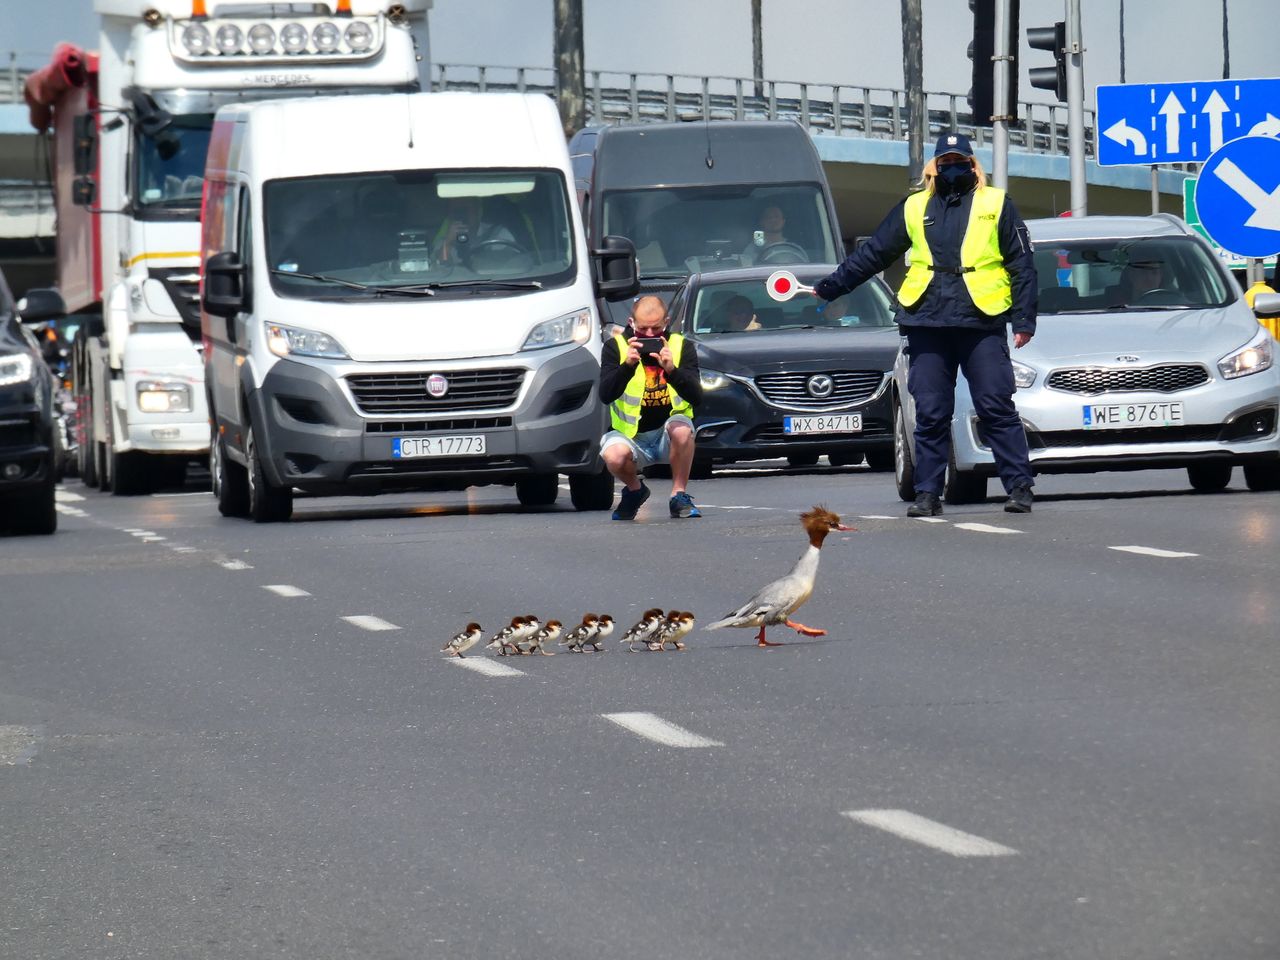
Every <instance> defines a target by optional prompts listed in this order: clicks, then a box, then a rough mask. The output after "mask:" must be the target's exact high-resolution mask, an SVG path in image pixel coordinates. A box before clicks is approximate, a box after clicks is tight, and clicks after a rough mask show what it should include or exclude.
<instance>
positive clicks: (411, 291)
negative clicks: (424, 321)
mask: <svg viewBox="0 0 1280 960" xmlns="http://www.w3.org/2000/svg"><path fill="white" fill-rule="evenodd" d="M271 272H272V273H274V274H276V275H277V276H281V277H290V278H295V277H296V278H299V279H302V280H316V281H319V282H320V283H336V284H337V285H338V286H342V287H349V288H351V289H352V290H370V291H372V292H373V294H374V295H375V296H382V295H383V294H404V295H405V296H410V297H434V296H435V295H436V294H435V290H432V289H429V286H430V285H426V284H424V285H418V284H403V285H401V284H379V283H359V282H357V281H355V280H344V279H342V278H341V277H331V276H329V275H328V274H326V273H297V272H296V271H293V270H272V271H271Z"/></svg>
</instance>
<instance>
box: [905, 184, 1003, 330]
mask: <svg viewBox="0 0 1280 960" xmlns="http://www.w3.org/2000/svg"><path fill="white" fill-rule="evenodd" d="M929 197H930V193H929V192H928V191H927V190H922V191H920V192H919V193H916V194H912V195H911V196H909V197H907V202H906V205H905V207H904V213H905V215H906V219H907V234H908V235H909V236H910V237H911V251H910V252H909V253H908V255H907V256H908V266H907V276H906V279H904V280H903V281H902V287H901V288H900V289H899V290H898V301H899V302H900V303H901V304H902V305H903V306H906V307H909V306H911V305H912V304H914V303H915V302H916V301H918V300H919V299H920V298H921V297H922V296H924V291H925V289H926V288H927V287H928V286H929V281H930V280H932V279H933V270H932V269H931V268H932V267H933V253H932V251H930V249H929V244H928V242H927V241H926V240H925V237H924V211H925V207H926V205H927V204H928V203H929ZM1003 209H1004V191H1003V190H1000V189H999V188H997V187H978V188H977V189H976V190H974V192H973V203H972V204H971V205H970V207H969V223H968V224H967V225H966V226H965V231H964V240H963V241H962V242H961V244H960V264H961V268H962V269H963V270H964V273H963V276H964V285H965V287H966V288H968V290H969V296H970V297H972V298H973V303H974V306H976V307H977V308H978V309H979V310H981V311H982V312H983V313H985V314H986V315H987V316H989V317H995V316H999V315H1000V314H1002V313H1004V312H1005V311H1006V310H1008V309H1009V308H1010V307H1011V306H1013V289H1012V286H1011V285H1010V283H1009V271H1008V270H1006V269H1005V266H1004V255H1003V254H1002V253H1001V252H1000V211H1001V210H1003Z"/></svg>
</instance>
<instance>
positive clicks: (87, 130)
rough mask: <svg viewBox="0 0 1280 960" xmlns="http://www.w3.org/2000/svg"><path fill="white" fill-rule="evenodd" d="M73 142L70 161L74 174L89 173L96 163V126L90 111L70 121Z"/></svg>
mask: <svg viewBox="0 0 1280 960" xmlns="http://www.w3.org/2000/svg"><path fill="white" fill-rule="evenodd" d="M72 132H73V135H74V138H75V142H74V143H73V144H72V147H71V162H72V166H73V168H74V169H75V173H76V176H78V177H83V176H85V175H86V174H91V173H93V171H94V168H95V167H97V165H98V128H97V125H96V118H95V117H94V115H93V114H92V113H82V114H80V115H79V116H77V117H76V118H75V120H74V121H73V122H72Z"/></svg>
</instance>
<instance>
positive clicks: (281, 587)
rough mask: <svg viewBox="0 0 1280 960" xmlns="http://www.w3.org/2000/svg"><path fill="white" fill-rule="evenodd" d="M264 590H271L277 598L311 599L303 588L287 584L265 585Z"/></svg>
mask: <svg viewBox="0 0 1280 960" xmlns="http://www.w3.org/2000/svg"><path fill="white" fill-rule="evenodd" d="M262 589H263V590H270V591H271V592H272V593H274V594H275V595H276V596H277V597H309V596H311V594H309V593H307V591H305V590H303V589H302V588H301V587H295V586H292V585H290V584H287V583H264V584H263V585H262Z"/></svg>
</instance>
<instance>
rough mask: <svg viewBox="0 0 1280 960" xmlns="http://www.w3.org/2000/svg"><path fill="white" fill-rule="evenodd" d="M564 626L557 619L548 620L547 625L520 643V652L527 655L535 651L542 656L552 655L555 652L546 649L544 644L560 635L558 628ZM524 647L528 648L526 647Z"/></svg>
mask: <svg viewBox="0 0 1280 960" xmlns="http://www.w3.org/2000/svg"><path fill="white" fill-rule="evenodd" d="M563 626H564V624H562V623H561V622H560V621H559V620H548V621H547V625H546V626H545V627H543V628H542V629H541V630H538V631H536V632H535V633H534V635H533V636H532V637H530V638H529V639H528V640H526V641H524V642H522V643H521V644H520V652H521V653H523V654H524V655H525V656H528V655H529V654H531V653H534V652H535V651H536V652H537V653H540V654H542V655H543V656H544V657H554V656H555V654H554V653H552V652H551V651H550V650H548V649H546V646H545V644H548V643H550V642H551V641H552V640H555V639H556V638H558V637H559V636H560V629H561V628H562V627H563ZM526 647H527V648H528V649H526Z"/></svg>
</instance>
